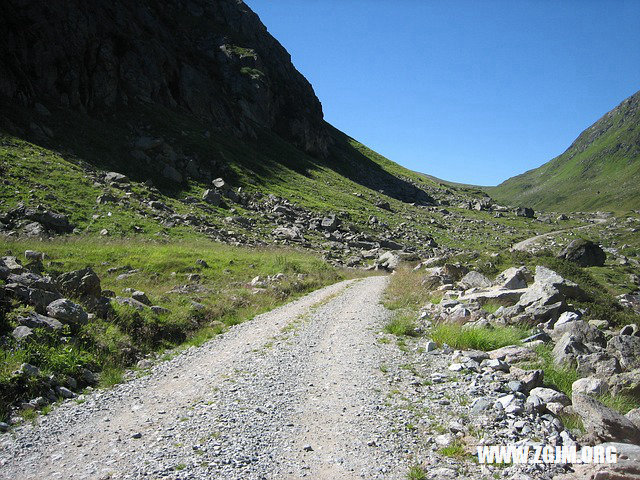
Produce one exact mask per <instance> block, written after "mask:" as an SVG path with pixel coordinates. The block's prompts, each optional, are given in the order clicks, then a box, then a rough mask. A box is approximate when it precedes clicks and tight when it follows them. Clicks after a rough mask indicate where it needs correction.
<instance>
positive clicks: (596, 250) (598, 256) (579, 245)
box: [558, 238, 607, 267]
mask: <svg viewBox="0 0 640 480" xmlns="http://www.w3.org/2000/svg"><path fill="white" fill-rule="evenodd" d="M558 257H559V258H564V259H565V260H569V261H571V262H574V263H577V264H578V265H580V266H581V267H602V266H603V265H604V262H605V261H606V259H607V254H606V253H605V252H604V250H602V248H601V247H600V246H599V245H598V244H596V243H593V242H592V241H590V240H584V239H582V238H578V239H576V240H573V241H571V243H569V245H567V246H566V247H565V248H564V249H563V250H562V251H561V252H560V253H559V254H558Z"/></svg>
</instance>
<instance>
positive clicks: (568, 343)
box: [552, 332, 591, 365]
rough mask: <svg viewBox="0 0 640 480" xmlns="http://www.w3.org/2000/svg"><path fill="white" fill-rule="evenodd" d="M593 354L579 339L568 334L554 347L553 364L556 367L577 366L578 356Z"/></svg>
mask: <svg viewBox="0 0 640 480" xmlns="http://www.w3.org/2000/svg"><path fill="white" fill-rule="evenodd" d="M588 353H591V352H590V351H589V348H587V346H586V345H585V344H584V343H582V342H581V341H580V339H579V338H577V337H574V336H573V335H571V332H566V333H565V334H564V335H563V336H562V338H560V340H559V341H558V342H557V343H556V345H555V347H553V352H552V355H553V362H554V363H555V364H556V365H575V364H576V357H577V356H578V355H585V354H588Z"/></svg>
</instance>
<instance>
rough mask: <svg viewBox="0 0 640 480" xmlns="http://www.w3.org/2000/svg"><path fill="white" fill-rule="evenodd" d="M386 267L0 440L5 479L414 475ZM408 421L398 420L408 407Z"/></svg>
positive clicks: (317, 294)
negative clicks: (386, 297) (394, 374)
mask: <svg viewBox="0 0 640 480" xmlns="http://www.w3.org/2000/svg"><path fill="white" fill-rule="evenodd" d="M386 284H387V278H386V277H370V278H367V279H363V280H351V281H345V282H341V283H338V284H335V285H332V286H329V287H326V288H323V289H321V290H318V291H316V292H313V293H311V294H309V295H307V296H305V297H304V298H301V299H299V300H297V301H295V302H292V303H290V304H288V305H285V306H283V307H280V308H278V309H276V310H274V311H272V312H269V313H267V314H263V315H260V316H258V317H256V318H255V319H254V320H252V321H250V322H247V323H244V324H242V325H239V326H236V327H234V328H232V329H231V330H230V331H229V332H227V333H225V334H224V335H221V336H219V337H217V338H215V339H213V340H211V341H210V342H208V343H206V344H205V345H203V346H201V347H199V348H195V347H193V348H190V349H188V350H186V351H185V352H183V353H181V354H179V355H178V356H176V357H175V358H173V359H172V360H170V361H167V362H163V363H160V364H158V365H156V366H155V367H153V368H152V369H150V370H149V372H148V375H145V376H141V377H139V378H136V379H134V380H131V381H129V382H127V383H124V384H121V385H119V386H117V387H115V388H114V389H111V390H107V391H97V392H94V393H92V394H89V395H87V396H86V399H85V401H84V402H83V403H79V402H77V401H74V400H71V401H67V402H65V403H64V404H63V405H62V406H60V407H59V408H57V409H56V410H55V411H54V412H52V413H51V414H49V415H47V416H43V417H40V419H39V420H38V422H37V424H36V425H25V426H22V427H19V428H17V429H16V430H15V431H14V432H12V433H10V434H5V435H3V436H2V437H0V478H6V479H16V480H17V479H45V478H46V479H54V478H61V479H80V478H82V479H88V478H91V479H94V478H98V479H99V478H104V479H107V478H113V479H121V478H171V479H212V478H216V479H218V478H220V479H272V478H278V479H281V478H282V479H286V478H300V477H308V478H313V479H350V478H367V479H375V478H384V479H395V478H406V473H407V470H408V468H409V465H410V462H412V461H413V460H412V458H413V454H415V453H416V452H415V449H416V448H418V447H412V445H414V444H416V439H415V438H414V437H415V435H414V434H412V433H411V432H410V431H409V432H408V433H406V434H405V433H403V432H402V431H398V430H399V429H398V428H397V421H398V419H399V417H398V415H397V414H396V412H395V410H394V409H393V408H391V407H390V406H389V404H388V403H389V402H385V400H386V399H387V398H388V397H389V391H390V388H391V385H390V381H389V380H388V379H387V378H386V377H385V375H384V374H383V373H382V371H381V368H380V365H381V364H382V363H385V362H387V363H389V364H397V363H398V362H399V361H400V359H399V358H400V357H399V355H401V352H400V351H399V349H398V348H397V347H396V346H395V345H390V344H386V343H383V342H379V341H377V340H378V339H379V336H380V333H379V332H380V330H381V327H382V326H383V325H384V323H385V321H386V320H387V318H388V315H389V312H388V311H387V310H386V309H385V308H384V307H383V306H382V305H381V304H380V297H381V293H382V291H383V290H384V288H385V286H386ZM400 418H401V417H400Z"/></svg>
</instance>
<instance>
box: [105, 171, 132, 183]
mask: <svg viewBox="0 0 640 480" xmlns="http://www.w3.org/2000/svg"><path fill="white" fill-rule="evenodd" d="M104 181H105V182H107V183H118V184H126V183H129V179H128V178H127V176H126V175H123V174H121V173H118V172H107V173H106V174H105V175H104Z"/></svg>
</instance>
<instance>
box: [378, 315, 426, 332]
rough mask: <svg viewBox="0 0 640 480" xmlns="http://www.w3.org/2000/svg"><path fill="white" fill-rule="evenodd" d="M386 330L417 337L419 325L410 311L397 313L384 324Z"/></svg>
mask: <svg viewBox="0 0 640 480" xmlns="http://www.w3.org/2000/svg"><path fill="white" fill-rule="evenodd" d="M384 331H385V332H386V333H390V334H392V335H396V336H399V337H401V336H407V337H417V336H419V335H420V333H419V331H418V325H417V324H416V322H415V320H414V317H413V315H411V314H410V313H396V314H395V315H393V317H392V318H391V320H389V322H388V323H387V324H386V325H385V326H384Z"/></svg>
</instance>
